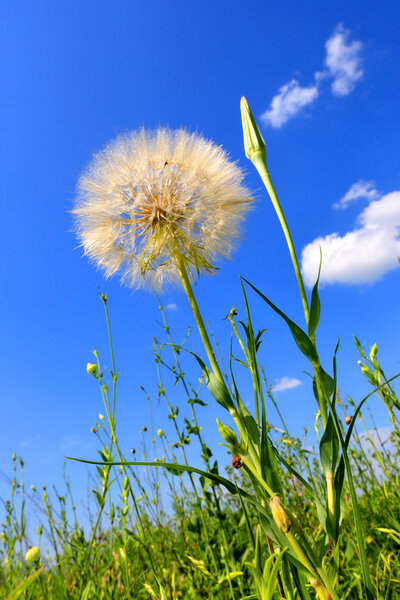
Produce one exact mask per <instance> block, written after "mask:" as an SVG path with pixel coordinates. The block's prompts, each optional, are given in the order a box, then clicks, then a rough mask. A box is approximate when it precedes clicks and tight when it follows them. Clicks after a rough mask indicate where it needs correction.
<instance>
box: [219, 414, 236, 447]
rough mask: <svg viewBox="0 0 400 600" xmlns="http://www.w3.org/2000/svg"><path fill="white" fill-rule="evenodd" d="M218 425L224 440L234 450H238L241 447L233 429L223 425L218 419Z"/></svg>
mask: <svg viewBox="0 0 400 600" xmlns="http://www.w3.org/2000/svg"><path fill="white" fill-rule="evenodd" d="M217 425H218V430H219V432H220V434H221V437H222V439H223V440H224V441H225V442H226V443H227V444H229V445H230V446H233V447H234V448H236V447H237V446H238V445H239V442H238V439H237V437H236V434H235V432H234V431H232V429H230V428H229V427H227V426H226V425H224V424H223V423H221V422H220V421H218V419H217Z"/></svg>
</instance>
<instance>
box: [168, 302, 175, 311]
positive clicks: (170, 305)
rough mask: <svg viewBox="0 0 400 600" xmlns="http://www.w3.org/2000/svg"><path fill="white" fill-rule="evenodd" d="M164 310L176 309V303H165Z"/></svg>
mask: <svg viewBox="0 0 400 600" xmlns="http://www.w3.org/2000/svg"><path fill="white" fill-rule="evenodd" d="M165 310H178V305H177V304H175V302H171V303H170V304H167V305H166V307H165Z"/></svg>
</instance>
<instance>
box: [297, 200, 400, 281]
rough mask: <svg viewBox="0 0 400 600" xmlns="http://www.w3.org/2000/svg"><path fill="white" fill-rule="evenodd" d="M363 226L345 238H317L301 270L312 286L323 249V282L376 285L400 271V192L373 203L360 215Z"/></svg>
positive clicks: (303, 258)
mask: <svg viewBox="0 0 400 600" xmlns="http://www.w3.org/2000/svg"><path fill="white" fill-rule="evenodd" d="M358 222H359V224H360V226H359V227H356V228H355V229H353V231H349V232H348V233H346V234H344V235H343V236H341V235H339V234H338V233H332V234H329V235H327V236H325V237H320V238H317V239H315V240H314V241H313V242H311V243H310V244H308V245H307V246H306V247H305V248H304V249H303V252H302V260H301V263H302V265H301V270H302V273H303V277H304V281H305V283H306V285H307V286H309V287H311V286H313V285H314V282H315V280H316V277H317V272H318V265H319V257H320V247H321V250H322V268H321V279H320V281H321V283H326V284H333V283H345V284H364V283H373V282H375V281H377V280H378V279H380V278H381V277H382V276H383V275H384V274H385V273H388V272H389V271H392V270H393V269H396V268H398V266H399V263H398V258H397V257H398V256H400V238H399V233H400V231H399V230H400V191H396V192H391V193H390V194H386V196H383V197H382V198H380V199H379V200H375V201H373V202H371V203H370V204H369V205H368V206H367V207H366V208H365V209H364V210H363V211H362V213H361V214H360V215H359V218H358Z"/></svg>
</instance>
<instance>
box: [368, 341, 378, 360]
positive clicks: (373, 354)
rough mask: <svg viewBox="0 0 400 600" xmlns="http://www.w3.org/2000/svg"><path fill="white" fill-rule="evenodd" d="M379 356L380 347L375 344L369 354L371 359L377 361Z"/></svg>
mask: <svg viewBox="0 0 400 600" xmlns="http://www.w3.org/2000/svg"><path fill="white" fill-rule="evenodd" d="M377 354H378V346H377V345H376V344H374V345H373V346H372V348H371V352H370V353H369V356H370V359H371V360H375V359H376V355H377Z"/></svg>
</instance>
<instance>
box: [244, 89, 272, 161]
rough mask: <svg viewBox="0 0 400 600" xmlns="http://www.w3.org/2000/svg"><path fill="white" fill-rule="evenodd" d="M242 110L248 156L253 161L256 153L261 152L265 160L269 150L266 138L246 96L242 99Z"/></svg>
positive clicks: (245, 148) (245, 146) (245, 149)
mask: <svg viewBox="0 0 400 600" xmlns="http://www.w3.org/2000/svg"><path fill="white" fill-rule="evenodd" d="M240 112H241V114H242V127H243V141H244V151H245V153H246V156H247V158H248V159H249V160H251V161H252V160H253V157H254V156H255V155H256V154H261V156H262V157H263V158H264V160H265V159H266V155H267V151H266V146H265V142H264V138H263V136H262V135H261V133H260V130H259V129H258V125H257V123H256V121H255V119H254V117H253V115H252V112H251V110H250V107H249V105H248V104H247V100H246V98H245V97H244V96H243V97H242V99H241V100H240Z"/></svg>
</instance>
